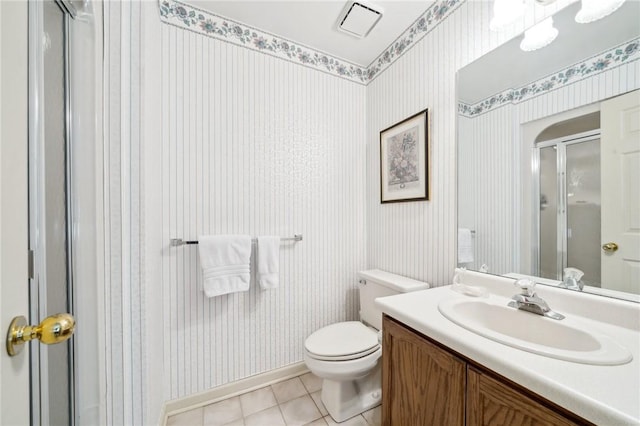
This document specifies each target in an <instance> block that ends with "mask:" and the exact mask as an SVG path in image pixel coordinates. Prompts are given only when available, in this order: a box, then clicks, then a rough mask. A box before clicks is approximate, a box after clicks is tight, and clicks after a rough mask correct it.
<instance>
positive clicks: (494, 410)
mask: <svg viewBox="0 0 640 426" xmlns="http://www.w3.org/2000/svg"><path fill="white" fill-rule="evenodd" d="M382 329H383V336H384V337H383V339H384V341H383V345H382V424H383V425H385V426H405V425H406V426H432V425H433V426H436V425H441V426H458V425H459V426H464V425H466V426H480V425H482V426H484V425H487V426H488V425H492V426H502V425H504V426H518V425H526V426H537V425H553V426H565V425H590V424H591V423H589V422H587V421H585V420H584V419H581V418H580V417H577V416H576V415H574V414H573V413H570V412H568V411H566V410H564V409H563V408H562V407H559V406H557V405H555V404H553V403H552V402H550V401H547V400H545V399H544V398H542V397H541V396H539V395H537V394H534V393H533V392H531V391H528V390H527V389H525V388H522V387H521V386H519V385H517V384H515V383H513V382H510V381H509V380H508V379H505V378H503V377H501V376H499V375H498V374H496V373H494V372H492V371H490V370H487V369H486V368H484V367H482V366H480V365H477V364H475V363H474V362H473V361H471V360H469V359H466V358H464V357H462V356H460V355H458V354H455V353H454V352H452V351H450V350H449V349H448V348H446V347H444V346H442V345H441V344H439V343H437V342H435V341H433V340H431V339H429V338H428V337H426V336H423V335H422V334H420V333H418V332H416V331H414V330H412V329H411V328H409V327H407V326H405V325H403V324H402V323H400V322H398V321H396V320H394V319H392V318H391V317H388V316H387V315H385V316H384V320H383V326H382Z"/></svg>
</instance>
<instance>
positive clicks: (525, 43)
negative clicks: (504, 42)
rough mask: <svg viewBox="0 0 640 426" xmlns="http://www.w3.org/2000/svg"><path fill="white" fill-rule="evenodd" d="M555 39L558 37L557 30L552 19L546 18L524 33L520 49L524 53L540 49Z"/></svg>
mask: <svg viewBox="0 0 640 426" xmlns="http://www.w3.org/2000/svg"><path fill="white" fill-rule="evenodd" d="M556 37H558V29H557V28H554V26H553V18H552V17H548V18H547V19H545V20H544V21H542V22H539V23H537V24H536V25H534V26H533V27H531V28H529V29H528V30H527V31H525V32H524V39H522V42H521V43H520V49H522V50H524V51H525V52H530V51H532V50H537V49H541V48H543V47H545V46H548V45H549V44H550V43H551V42H552V41H553V40H555V39H556Z"/></svg>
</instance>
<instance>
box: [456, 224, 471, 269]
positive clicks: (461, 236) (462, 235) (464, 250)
mask: <svg viewBox="0 0 640 426" xmlns="http://www.w3.org/2000/svg"><path fill="white" fill-rule="evenodd" d="M471 262H473V241H472V239H471V230H470V229H467V228H458V263H471Z"/></svg>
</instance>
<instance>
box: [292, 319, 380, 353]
mask: <svg viewBox="0 0 640 426" xmlns="http://www.w3.org/2000/svg"><path fill="white" fill-rule="evenodd" d="M304 347H305V351H306V353H307V355H308V356H309V357H310V358H314V359H317V360H322V361H348V360H353V359H357V358H362V357H365V356H367V355H370V354H372V353H374V352H375V351H376V350H378V349H379V348H380V343H379V341H378V332H377V330H374V329H371V328H369V327H367V326H365V325H364V324H363V323H361V322H360V321H346V322H340V323H337V324H331V325H328V326H326V327H323V328H321V329H319V330H317V331H316V332H314V333H313V334H311V335H310V336H309V337H307V339H306V340H305V342H304Z"/></svg>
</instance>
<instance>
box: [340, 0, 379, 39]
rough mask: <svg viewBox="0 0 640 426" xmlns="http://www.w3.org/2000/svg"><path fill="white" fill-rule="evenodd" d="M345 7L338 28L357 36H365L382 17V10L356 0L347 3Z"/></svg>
mask: <svg viewBox="0 0 640 426" xmlns="http://www.w3.org/2000/svg"><path fill="white" fill-rule="evenodd" d="M345 9H346V12H345V13H344V16H342V19H341V20H340V21H339V24H338V28H339V29H340V31H343V32H345V33H347V34H349V35H352V36H354V37H358V38H364V37H366V36H367V34H369V32H371V30H372V29H373V27H375V26H376V24H377V23H378V21H379V20H380V18H382V12H380V11H377V10H375V9H372V8H371V6H370V5H365V4H363V3H361V2H357V1H354V2H351V3H349V4H347V7H346V8H345Z"/></svg>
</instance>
